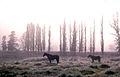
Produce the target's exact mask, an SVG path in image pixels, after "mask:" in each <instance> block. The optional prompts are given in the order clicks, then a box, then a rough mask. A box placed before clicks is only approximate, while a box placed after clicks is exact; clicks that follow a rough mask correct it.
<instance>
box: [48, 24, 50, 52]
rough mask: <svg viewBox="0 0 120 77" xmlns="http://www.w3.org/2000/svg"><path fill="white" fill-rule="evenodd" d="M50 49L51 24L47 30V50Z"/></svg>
mask: <svg viewBox="0 0 120 77" xmlns="http://www.w3.org/2000/svg"><path fill="white" fill-rule="evenodd" d="M50 50H51V26H49V31H48V52H50Z"/></svg>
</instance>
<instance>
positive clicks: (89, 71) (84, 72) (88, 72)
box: [81, 70, 95, 75]
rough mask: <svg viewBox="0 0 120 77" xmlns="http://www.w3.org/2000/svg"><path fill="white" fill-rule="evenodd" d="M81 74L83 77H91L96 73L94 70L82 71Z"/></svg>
mask: <svg viewBox="0 0 120 77" xmlns="http://www.w3.org/2000/svg"><path fill="white" fill-rule="evenodd" d="M81 73H82V75H91V74H94V73H95V72H94V71H92V70H82V71H81Z"/></svg>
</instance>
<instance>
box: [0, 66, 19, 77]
mask: <svg viewBox="0 0 120 77" xmlns="http://www.w3.org/2000/svg"><path fill="white" fill-rule="evenodd" d="M16 75H17V73H15V72H13V71H11V70H9V69H8V68H7V67H5V66H3V67H1V68H0V77H16Z"/></svg>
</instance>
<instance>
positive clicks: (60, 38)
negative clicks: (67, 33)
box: [60, 25, 62, 52]
mask: <svg viewBox="0 0 120 77" xmlns="http://www.w3.org/2000/svg"><path fill="white" fill-rule="evenodd" d="M60 52H62V27H61V25H60Z"/></svg>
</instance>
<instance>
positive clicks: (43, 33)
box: [42, 25, 46, 51]
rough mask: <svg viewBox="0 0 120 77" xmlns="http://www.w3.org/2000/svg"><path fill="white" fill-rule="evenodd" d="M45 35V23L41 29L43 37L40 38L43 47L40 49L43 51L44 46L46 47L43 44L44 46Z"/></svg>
mask: <svg viewBox="0 0 120 77" xmlns="http://www.w3.org/2000/svg"><path fill="white" fill-rule="evenodd" d="M45 35H46V32H45V25H44V27H43V30H42V37H43V38H42V47H43V48H42V49H43V51H45V48H46V47H45V46H46V42H45V39H46V38H45Z"/></svg>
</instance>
